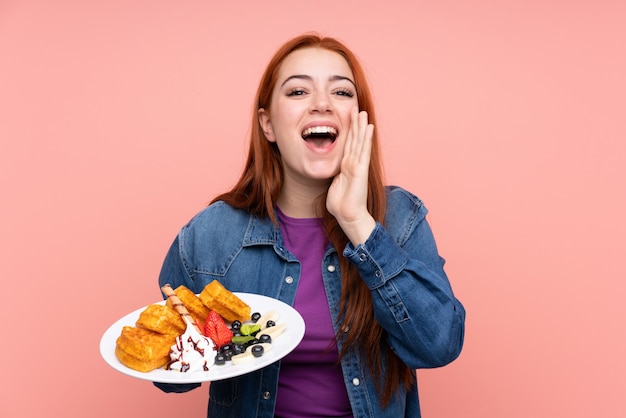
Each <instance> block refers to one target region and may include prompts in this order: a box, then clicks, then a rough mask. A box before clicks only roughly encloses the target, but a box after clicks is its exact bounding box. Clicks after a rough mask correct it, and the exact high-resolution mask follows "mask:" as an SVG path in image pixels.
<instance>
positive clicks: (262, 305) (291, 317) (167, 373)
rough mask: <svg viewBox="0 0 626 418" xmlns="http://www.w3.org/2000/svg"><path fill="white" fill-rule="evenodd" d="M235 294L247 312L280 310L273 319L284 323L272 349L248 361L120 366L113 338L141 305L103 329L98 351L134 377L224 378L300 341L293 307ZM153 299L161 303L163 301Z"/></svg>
mask: <svg viewBox="0 0 626 418" xmlns="http://www.w3.org/2000/svg"><path fill="white" fill-rule="evenodd" d="M235 294H236V295H237V296H238V297H239V298H241V300H243V301H244V302H246V303H247V304H248V305H250V309H251V312H259V313H260V314H261V315H263V314H264V313H265V312H268V311H270V310H275V311H277V312H278V313H279V314H280V317H279V318H278V320H277V321H276V323H277V324H279V323H284V324H285V331H284V332H283V333H282V334H281V335H280V336H279V337H277V338H276V339H275V340H274V341H272V349H271V350H270V351H267V352H265V353H264V354H263V356H261V357H259V358H255V359H254V360H253V361H251V362H248V363H245V364H240V365H237V366H235V365H233V364H232V363H231V362H226V364H225V365H223V366H216V365H212V366H210V367H209V371H207V372H205V371H197V372H185V373H181V372H178V371H174V370H165V369H164V368H160V369H156V370H152V371H150V372H147V373H144V372H139V371H137V370H133V369H130V368H128V367H126V366H124V365H123V364H122V363H121V362H120V361H119V360H118V359H117V357H116V356H115V341H116V340H117V338H118V337H119V336H120V334H121V333H122V328H123V327H124V326H125V325H130V326H135V322H136V321H137V319H138V318H139V314H140V313H141V312H142V311H143V310H144V309H145V308H146V307H145V306H144V307H143V308H140V309H137V310H136V311H134V312H131V313H129V314H128V315H126V316H124V317H123V318H121V319H119V320H118V321H116V322H115V323H114V324H113V325H111V326H110V327H109V329H107V330H106V332H105V333H104V335H102V339H101V340H100V354H101V355H102V358H104V361H106V362H107V363H108V364H109V365H110V366H111V367H113V368H114V369H115V370H117V371H119V372H122V373H124V374H126V375H128V376H132V377H136V378H138V379H143V380H149V381H152V382H161V383H197V382H211V381H215V380H222V379H228V378H230V377H235V376H240V375H243V374H246V373H250V372H253V371H255V370H258V369H261V368H263V367H265V366H268V365H270V364H272V363H274V362H276V361H278V360H280V359H281V358H283V357H285V356H286V355H287V354H289V353H290V352H291V351H293V350H294V349H295V348H296V347H297V346H298V344H300V341H302V338H303V337H304V319H302V316H300V314H299V313H298V312H297V311H296V310H295V309H293V308H292V307H291V306H289V305H287V304H286V303H284V302H281V301H279V300H276V299H272V298H270V297H267V296H261V295H255V294H252V293H235ZM157 303H158V304H160V305H163V304H164V303H165V301H161V302H157Z"/></svg>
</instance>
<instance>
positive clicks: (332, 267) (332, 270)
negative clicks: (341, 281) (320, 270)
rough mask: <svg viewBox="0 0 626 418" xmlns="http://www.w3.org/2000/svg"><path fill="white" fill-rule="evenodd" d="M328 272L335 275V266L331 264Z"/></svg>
mask: <svg viewBox="0 0 626 418" xmlns="http://www.w3.org/2000/svg"><path fill="white" fill-rule="evenodd" d="M327 269H328V271H330V272H331V273H334V271H335V266H333V265H332V264H329V265H328V267H327Z"/></svg>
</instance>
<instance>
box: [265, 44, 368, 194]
mask: <svg viewBox="0 0 626 418" xmlns="http://www.w3.org/2000/svg"><path fill="white" fill-rule="evenodd" d="M355 107H357V108H358V100H357V95H356V87H355V85H354V76H353V74H352V71H351V70H350V67H349V66H348V63H347V61H346V60H345V59H344V58H343V57H342V56H341V55H339V54H338V53H336V52H333V51H329V50H326V49H322V48H305V49H299V50H296V51H294V52H292V53H291V54H289V55H288V56H287V58H285V60H284V61H283V63H282V65H281V66H280V68H279V71H278V78H277V82H276V86H275V87H274V91H273V92H272V101H271V104H270V107H269V109H260V110H259V121H260V123H261V127H262V128H263V131H264V132H265V136H266V138H267V140H268V141H270V142H275V143H276V145H277V146H278V149H279V150H280V153H281V156H282V160H283V168H284V173H285V182H286V183H285V184H287V183H289V182H291V183H292V184H293V182H297V184H310V185H313V184H321V183H323V184H325V185H327V184H328V183H329V181H330V180H332V178H333V177H334V176H335V175H337V174H338V173H339V169H340V164H341V158H342V156H343V148H344V143H345V139H346V137H347V134H348V130H349V128H350V113H351V110H352V109H353V108H355Z"/></svg>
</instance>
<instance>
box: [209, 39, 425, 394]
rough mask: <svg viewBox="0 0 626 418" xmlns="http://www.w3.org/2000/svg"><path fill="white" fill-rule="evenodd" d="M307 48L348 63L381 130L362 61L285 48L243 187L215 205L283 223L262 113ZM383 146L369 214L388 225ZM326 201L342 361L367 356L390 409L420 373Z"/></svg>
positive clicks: (319, 42) (265, 79)
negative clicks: (350, 257) (284, 70)
mask: <svg viewBox="0 0 626 418" xmlns="http://www.w3.org/2000/svg"><path fill="white" fill-rule="evenodd" d="M303 48H323V49H327V50H330V51H334V52H336V53H338V54H340V55H341V56H343V57H344V58H345V60H346V61H347V63H348V65H349V66H350V69H351V70H352V74H353V76H354V82H355V85H356V92H357V98H358V103H359V110H364V111H367V113H368V117H369V121H370V123H372V124H374V125H376V115H375V111H374V105H373V99H372V94H371V91H370V88H369V86H368V83H367V79H366V77H365V73H364V71H363V68H362V67H361V65H360V64H359V61H358V60H357V58H356V56H355V55H354V54H353V53H352V52H351V51H350V50H349V49H348V48H347V47H346V46H345V45H344V44H343V43H341V42H340V41H338V40H336V39H334V38H330V37H321V36H319V35H317V34H305V35H301V36H298V37H296V38H294V39H292V40H290V41H288V42H287V43H285V44H284V45H283V46H282V47H281V48H280V49H278V51H277V52H276V54H275V55H274V56H273V57H272V59H271V60H270V62H269V64H268V66H267V68H266V70H265V73H264V74H263V76H262V78H261V82H260V84H259V88H258V90H257V93H256V99H255V107H256V109H255V111H254V112H253V115H252V124H251V136H250V148H249V151H248V157H247V160H246V164H245V167H244V170H243V173H242V175H241V177H240V179H239V181H238V182H237V184H236V185H235V186H234V187H233V188H232V189H231V190H230V191H228V192H226V193H224V194H222V195H220V196H218V197H216V198H215V199H214V200H213V202H215V201H218V200H222V201H225V202H226V203H228V204H230V205H231V206H233V207H236V208H239V209H243V210H246V211H248V212H250V213H253V214H255V215H257V216H259V217H263V218H265V217H269V218H270V219H271V220H272V221H273V222H274V223H277V220H276V217H275V212H274V210H275V204H276V201H277V199H278V195H279V193H280V190H281V187H282V184H283V165H282V160H281V155H280V152H279V151H278V147H277V146H276V143H274V142H270V141H268V140H267V139H266V138H265V135H264V133H263V130H262V128H261V125H260V123H259V119H258V114H257V112H256V110H258V109H269V108H270V105H271V98H272V92H273V90H274V86H275V85H276V81H277V77H278V70H279V68H280V66H281V64H282V62H283V60H284V59H285V58H286V57H287V56H288V55H289V54H290V53H292V52H293V51H296V50H299V49H303ZM381 159H382V158H381V152H380V143H379V140H378V135H377V134H376V130H374V137H373V141H372V152H371V158H370V170H369V185H368V202H367V206H368V209H369V212H370V213H371V214H372V216H373V217H374V219H376V220H377V221H378V222H380V223H383V221H384V216H385V210H386V196H385V188H384V180H383V168H382V161H381ZM325 200H326V199H325V196H322V197H321V198H320V199H319V201H318V202H317V203H318V204H317V211H318V213H319V215H320V217H321V218H322V219H323V220H324V225H325V228H326V232H327V235H328V239H329V241H330V242H331V243H332V245H333V246H334V248H335V249H337V253H338V256H339V260H340V266H341V271H342V298H341V304H340V320H341V321H342V329H347V330H348V332H347V333H344V332H341V333H340V335H338V336H337V337H338V338H340V339H342V340H343V346H342V349H341V352H340V353H339V355H340V356H341V357H342V356H344V355H345V354H346V353H348V352H349V351H351V350H354V351H356V350H362V352H364V353H365V359H366V362H367V365H368V367H369V369H370V372H371V374H372V376H379V377H380V380H379V381H378V382H377V387H378V389H379V396H380V398H381V403H382V404H383V405H386V404H388V403H389V401H390V399H391V396H392V395H393V393H394V392H395V391H396V390H397V389H398V388H399V387H400V386H401V385H404V386H405V387H406V388H407V389H408V388H409V387H410V385H411V384H412V383H413V380H414V378H415V373H414V371H413V370H411V369H409V368H408V367H407V366H406V365H405V364H404V363H403V362H402V361H401V360H400V359H399V358H398V357H397V356H396V355H395V354H394V353H393V350H391V348H389V347H388V346H387V347H385V346H386V345H387V343H386V340H385V331H384V330H383V328H382V327H381V326H380V324H379V323H378V322H377V321H376V319H375V318H374V311H373V307H372V296H371V293H370V290H369V289H368V288H367V286H366V284H365V282H364V281H363V280H362V279H361V277H360V276H359V272H358V270H357V269H356V267H355V266H353V265H352V264H351V263H349V262H348V261H347V260H346V258H345V257H343V254H342V249H343V248H344V247H345V246H346V244H347V243H348V238H347V237H346V235H345V234H344V232H343V231H342V230H341V228H340V227H339V224H338V222H337V220H336V219H335V218H334V217H333V216H332V215H331V214H330V213H329V212H328V210H327V209H326V205H325V204H324V203H325ZM383 352H385V353H386V354H385V355H386V368H385V370H383V362H382V356H383Z"/></svg>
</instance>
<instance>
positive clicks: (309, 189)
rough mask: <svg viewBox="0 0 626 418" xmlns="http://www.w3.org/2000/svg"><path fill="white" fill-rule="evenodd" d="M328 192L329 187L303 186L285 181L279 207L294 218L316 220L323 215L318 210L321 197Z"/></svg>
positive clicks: (319, 185)
mask: <svg viewBox="0 0 626 418" xmlns="http://www.w3.org/2000/svg"><path fill="white" fill-rule="evenodd" d="M327 190H328V185H323V184H317V185H302V184H297V185H295V184H292V183H291V182H289V181H285V183H284V184H283V187H282V190H281V192H280V195H279V196H278V202H277V204H278V207H279V208H280V210H281V211H283V213H284V214H285V215H287V216H289V217H292V218H316V217H319V216H320V215H321V213H319V211H318V210H317V205H318V201H319V197H320V196H322V195H323V194H324V193H326V191H327Z"/></svg>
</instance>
